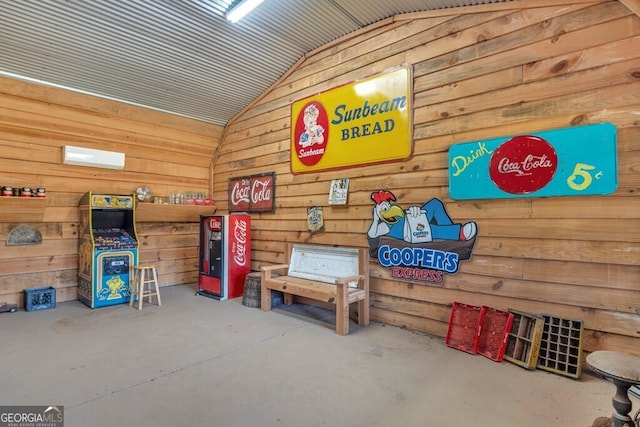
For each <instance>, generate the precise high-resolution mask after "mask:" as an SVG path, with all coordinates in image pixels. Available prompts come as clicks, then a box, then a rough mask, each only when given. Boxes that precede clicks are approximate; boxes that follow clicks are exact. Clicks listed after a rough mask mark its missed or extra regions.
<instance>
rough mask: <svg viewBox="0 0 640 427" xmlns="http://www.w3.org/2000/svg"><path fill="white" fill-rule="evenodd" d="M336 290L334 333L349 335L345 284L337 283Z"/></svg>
mask: <svg viewBox="0 0 640 427" xmlns="http://www.w3.org/2000/svg"><path fill="white" fill-rule="evenodd" d="M336 286H337V292H336V333H337V334H338V335H349V302H348V300H347V287H348V285H346V284H342V283H340V284H337V285H336Z"/></svg>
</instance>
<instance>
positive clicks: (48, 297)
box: [24, 286, 56, 311]
mask: <svg viewBox="0 0 640 427" xmlns="http://www.w3.org/2000/svg"><path fill="white" fill-rule="evenodd" d="M55 307H56V288H54V287H52V286H44V287H41V288H29V289H25V290H24V309H25V310H27V311H36V310H46V309H47V308H55Z"/></svg>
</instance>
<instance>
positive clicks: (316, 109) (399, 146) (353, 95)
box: [291, 66, 413, 173]
mask: <svg viewBox="0 0 640 427" xmlns="http://www.w3.org/2000/svg"><path fill="white" fill-rule="evenodd" d="M412 100H413V96H412V73H411V67H410V66H402V67H397V68H394V69H392V70H389V71H386V72H383V73H380V74H376V75H374V76H371V77H368V78H366V79H363V80H359V81H356V82H352V83H349V84H346V85H344V86H339V87H337V88H334V89H331V90H328V91H326V92H322V93H319V94H317V95H314V96H311V97H308V98H304V99H301V100H298V101H296V102H294V103H293V105H292V107H291V172H293V173H305V172H314V171H321V170H330V169H342V168H349V167H353V166H359V165H367V164H375V163H383V162H389V161H395V160H403V159H406V158H408V157H409V156H410V155H411V152H412V147H413V144H412V136H413V126H412V115H413V108H412V103H413V102H412Z"/></svg>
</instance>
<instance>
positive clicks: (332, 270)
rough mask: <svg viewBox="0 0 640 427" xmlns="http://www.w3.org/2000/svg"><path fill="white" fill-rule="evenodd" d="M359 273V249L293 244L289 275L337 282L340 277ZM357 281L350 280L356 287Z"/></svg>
mask: <svg viewBox="0 0 640 427" xmlns="http://www.w3.org/2000/svg"><path fill="white" fill-rule="evenodd" d="M358 273H359V265H358V249H356V248H334V247H321V246H311V245H297V244H296V245H293V249H292V251H291V261H290V262H289V271H288V273H287V275H288V276H291V277H298V278H300V279H309V280H316V281H318V282H324V283H331V284H335V281H336V278H338V277H352V276H357V275H358ZM357 286H358V283H357V282H349V287H352V288H355V287H357Z"/></svg>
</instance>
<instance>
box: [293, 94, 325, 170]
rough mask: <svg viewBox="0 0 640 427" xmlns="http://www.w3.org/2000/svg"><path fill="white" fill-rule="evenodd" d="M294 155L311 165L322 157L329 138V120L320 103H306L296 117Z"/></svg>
mask: <svg viewBox="0 0 640 427" xmlns="http://www.w3.org/2000/svg"><path fill="white" fill-rule="evenodd" d="M293 135H294V139H295V144H294V146H295V150H296V156H297V157H298V159H299V160H300V161H301V162H302V164H303V165H306V166H313V165H315V164H316V163H318V162H319V161H320V159H322V156H324V153H325V151H326V149H327V141H328V140H329V120H328V116H327V112H326V110H325V109H324V107H323V106H322V104H321V103H319V102H317V101H312V102H309V103H307V104H306V105H305V106H304V107H303V108H302V110H300V113H299V114H298V118H297V119H296V128H295V131H294V134H293Z"/></svg>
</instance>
